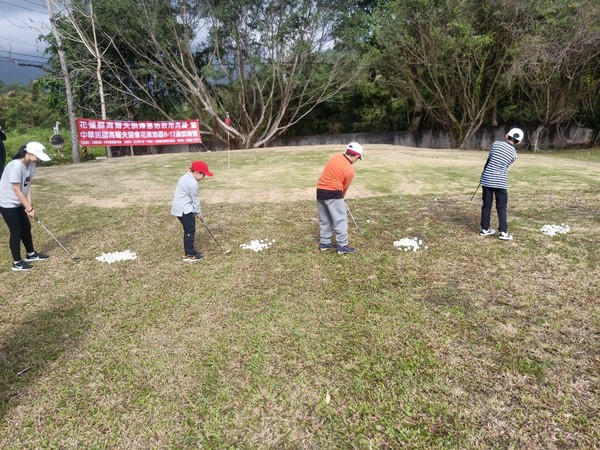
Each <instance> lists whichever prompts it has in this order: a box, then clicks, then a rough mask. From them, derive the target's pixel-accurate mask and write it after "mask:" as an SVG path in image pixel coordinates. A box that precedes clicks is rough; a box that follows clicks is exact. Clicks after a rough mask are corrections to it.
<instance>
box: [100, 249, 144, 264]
mask: <svg viewBox="0 0 600 450" xmlns="http://www.w3.org/2000/svg"><path fill="white" fill-rule="evenodd" d="M128 259H137V255H136V254H135V253H134V252H132V251H130V250H124V251H122V252H112V253H102V254H101V255H100V256H96V260H98V261H100V262H106V263H109V264H112V263H114V262H119V261H125V260H128Z"/></svg>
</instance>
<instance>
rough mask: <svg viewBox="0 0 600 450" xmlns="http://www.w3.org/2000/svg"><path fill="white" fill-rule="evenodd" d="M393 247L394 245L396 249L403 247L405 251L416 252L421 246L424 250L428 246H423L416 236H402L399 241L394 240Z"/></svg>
mask: <svg viewBox="0 0 600 450" xmlns="http://www.w3.org/2000/svg"><path fill="white" fill-rule="evenodd" d="M394 247H396V248H397V249H398V250H403V249H404V251H405V252H407V251H409V250H412V251H413V252H416V251H417V250H419V249H420V248H421V247H423V248H424V249H425V250H427V249H428V248H429V247H428V246H427V245H425V246H423V241H422V240H421V239H418V238H412V239H411V238H402V239H400V240H399V241H394Z"/></svg>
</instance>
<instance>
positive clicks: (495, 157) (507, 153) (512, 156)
mask: <svg viewBox="0 0 600 450" xmlns="http://www.w3.org/2000/svg"><path fill="white" fill-rule="evenodd" d="M523 137H525V133H524V132H523V130H521V129H519V128H513V129H511V130H510V131H509V132H508V133H507V134H506V136H505V140H504V141H495V142H494V143H493V144H492V147H491V148H490V154H489V156H488V159H487V161H486V163H485V166H484V168H483V173H482V174H481V187H482V190H483V193H482V195H481V199H482V200H483V206H482V207H481V230H480V231H479V234H480V235H481V236H490V235H492V234H495V233H496V230H494V229H492V228H490V216H491V213H492V202H493V199H494V197H495V198H496V211H497V212H498V231H499V234H498V237H499V238H500V239H502V240H503V241H512V239H513V236H512V235H511V234H509V233H508V222H507V219H506V207H507V204H508V167H509V166H510V165H511V164H512V163H514V162H515V161H516V159H517V151H516V149H515V146H516V145H517V144H519V143H520V142H522V141H523Z"/></svg>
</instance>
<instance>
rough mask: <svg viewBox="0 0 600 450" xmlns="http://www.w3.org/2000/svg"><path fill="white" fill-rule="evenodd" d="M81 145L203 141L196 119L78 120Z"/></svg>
mask: <svg viewBox="0 0 600 450" xmlns="http://www.w3.org/2000/svg"><path fill="white" fill-rule="evenodd" d="M77 134H78V136H79V145H81V146H82V147H104V146H130V145H176V144H197V143H200V142H202V138H201V137H200V128H199V126H198V121H197V120H174V121H172V122H134V121H116V120H96V119H77Z"/></svg>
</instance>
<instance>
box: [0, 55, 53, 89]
mask: <svg viewBox="0 0 600 450" xmlns="http://www.w3.org/2000/svg"><path fill="white" fill-rule="evenodd" d="M45 74H46V72H44V71H42V70H40V69H36V68H35V67H22V66H18V65H16V64H15V63H12V62H8V61H1V60H0V81H2V82H3V83H4V84H12V83H20V84H25V85H26V84H29V82H30V81H32V80H35V79H37V78H39V77H41V76H43V75H45Z"/></svg>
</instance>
